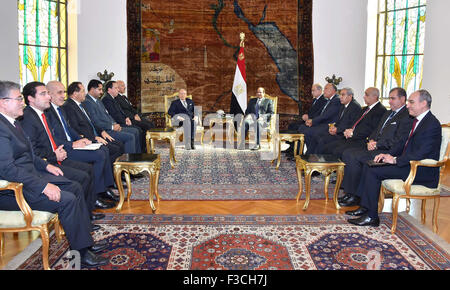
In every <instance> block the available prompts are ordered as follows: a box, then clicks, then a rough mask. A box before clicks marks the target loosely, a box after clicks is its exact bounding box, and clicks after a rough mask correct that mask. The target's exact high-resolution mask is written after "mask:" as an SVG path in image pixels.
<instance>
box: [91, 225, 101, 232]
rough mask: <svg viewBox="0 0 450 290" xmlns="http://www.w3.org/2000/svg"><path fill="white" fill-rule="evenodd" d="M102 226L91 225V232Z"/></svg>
mask: <svg viewBox="0 0 450 290" xmlns="http://www.w3.org/2000/svg"><path fill="white" fill-rule="evenodd" d="M101 228H102V227H101V226H99V225H92V230H91V231H92V232H95V231H98V230H99V229H101Z"/></svg>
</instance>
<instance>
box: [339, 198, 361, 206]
mask: <svg viewBox="0 0 450 290" xmlns="http://www.w3.org/2000/svg"><path fill="white" fill-rule="evenodd" d="M359 201H360V198H359V197H357V196H354V195H352V196H351V197H349V198H347V199H346V200H344V201H343V202H339V205H340V206H344V207H345V206H355V205H359Z"/></svg>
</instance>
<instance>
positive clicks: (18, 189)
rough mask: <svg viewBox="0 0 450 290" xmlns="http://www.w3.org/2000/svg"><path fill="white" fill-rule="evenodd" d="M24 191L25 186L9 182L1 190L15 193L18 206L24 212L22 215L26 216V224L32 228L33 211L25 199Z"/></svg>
mask: <svg viewBox="0 0 450 290" xmlns="http://www.w3.org/2000/svg"><path fill="white" fill-rule="evenodd" d="M22 189H23V184H22V183H17V182H8V184H7V185H6V186H4V187H1V188H0V190H12V191H14V195H15V197H16V201H17V205H18V206H19V208H20V210H21V211H22V213H23V215H24V219H25V223H26V224H27V227H31V222H32V221H33V211H32V210H31V208H30V206H29V205H28V203H27V202H26V200H25V198H24V197H23V191H22Z"/></svg>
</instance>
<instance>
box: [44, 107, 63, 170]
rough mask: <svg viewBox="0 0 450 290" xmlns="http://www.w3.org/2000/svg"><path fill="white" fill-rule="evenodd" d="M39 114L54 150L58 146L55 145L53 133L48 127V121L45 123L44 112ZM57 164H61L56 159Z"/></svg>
mask: <svg viewBox="0 0 450 290" xmlns="http://www.w3.org/2000/svg"><path fill="white" fill-rule="evenodd" d="M41 116H42V121H44V127H45V131H47V135H48V138H49V139H50V143H51V144H52V148H53V151H55V150H56V149H57V148H58V146H56V143H55V140H53V135H52V133H51V132H50V128H49V127H48V123H47V119H46V118H45V114H44V113H42V115H41ZM58 164H61V162H60V161H58Z"/></svg>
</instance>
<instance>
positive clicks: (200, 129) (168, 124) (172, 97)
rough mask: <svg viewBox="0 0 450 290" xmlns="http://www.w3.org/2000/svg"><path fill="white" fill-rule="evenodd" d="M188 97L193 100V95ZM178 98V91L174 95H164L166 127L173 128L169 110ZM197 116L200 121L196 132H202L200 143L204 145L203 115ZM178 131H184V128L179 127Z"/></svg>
mask: <svg viewBox="0 0 450 290" xmlns="http://www.w3.org/2000/svg"><path fill="white" fill-rule="evenodd" d="M187 98H189V99H191V100H192V95H188V96H187ZM177 99H178V92H176V93H174V94H172V95H166V96H164V117H165V121H166V128H172V118H171V117H170V115H169V113H168V112H169V108H170V104H171V103H172V102H173V101H175V100H177ZM197 117H198V122H197V124H196V127H195V132H196V133H200V134H201V137H200V143H201V144H202V145H203V137H204V136H205V128H204V127H203V124H202V116H201V115H200V116H197ZM177 131H180V132H182V129H180V128H179V129H178V130H177Z"/></svg>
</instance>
